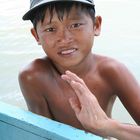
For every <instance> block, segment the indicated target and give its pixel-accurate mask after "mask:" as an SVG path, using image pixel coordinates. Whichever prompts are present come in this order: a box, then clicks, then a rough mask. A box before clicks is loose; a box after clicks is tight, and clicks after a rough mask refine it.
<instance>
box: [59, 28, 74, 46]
mask: <svg viewBox="0 0 140 140" xmlns="http://www.w3.org/2000/svg"><path fill="white" fill-rule="evenodd" d="M57 41H58V42H59V43H65V44H66V43H70V42H71V41H72V33H71V32H70V31H69V30H68V29H67V28H65V29H62V30H60V31H59V32H58V34H57Z"/></svg>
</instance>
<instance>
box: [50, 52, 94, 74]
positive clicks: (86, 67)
mask: <svg viewBox="0 0 140 140" xmlns="http://www.w3.org/2000/svg"><path fill="white" fill-rule="evenodd" d="M53 65H54V67H55V69H56V71H57V72H58V73H59V74H60V75H61V74H64V73H65V71H66V70H69V71H71V72H73V73H75V74H77V75H78V76H80V77H81V76H83V75H86V73H88V72H89V71H90V70H91V69H92V68H93V66H94V65H95V55H93V54H92V53H90V54H89V55H88V56H87V57H86V58H85V59H84V60H83V61H82V62H81V63H80V64H79V65H76V66H72V67H65V68H64V67H61V66H60V65H57V64H55V63H53Z"/></svg>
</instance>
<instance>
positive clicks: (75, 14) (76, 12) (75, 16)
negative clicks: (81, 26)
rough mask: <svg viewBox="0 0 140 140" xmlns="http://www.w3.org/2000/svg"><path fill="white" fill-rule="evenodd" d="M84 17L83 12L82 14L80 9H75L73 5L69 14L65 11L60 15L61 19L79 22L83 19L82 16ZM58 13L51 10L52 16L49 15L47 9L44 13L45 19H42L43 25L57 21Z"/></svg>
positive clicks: (49, 12)
mask: <svg viewBox="0 0 140 140" xmlns="http://www.w3.org/2000/svg"><path fill="white" fill-rule="evenodd" d="M84 15H85V13H84V12H82V9H81V8H80V7H75V6H74V5H73V7H72V8H71V9H70V11H69V13H68V12H67V11H64V14H63V15H62V17H63V18H62V19H61V20H64V19H68V20H80V19H82V18H83V16H84ZM59 16H60V15H58V12H57V11H56V9H53V14H52V13H51V11H50V9H49V8H48V9H47V10H46V13H45V18H44V23H48V24H49V23H51V22H53V21H55V20H56V19H58V20H60V19H59Z"/></svg>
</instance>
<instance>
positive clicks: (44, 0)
mask: <svg viewBox="0 0 140 140" xmlns="http://www.w3.org/2000/svg"><path fill="white" fill-rule="evenodd" d="M58 1H61V2H63V1H66V0H42V1H41V2H40V3H37V4H36V5H34V6H33V7H32V8H31V9H30V10H29V11H28V12H26V13H25V15H24V16H23V17H22V19H23V20H30V19H31V17H32V14H33V12H34V11H35V10H36V9H38V8H40V7H42V6H44V5H46V4H48V3H51V2H58ZM71 1H72V2H81V3H85V4H88V5H91V6H94V3H92V2H89V1H87V0H67V2H71Z"/></svg>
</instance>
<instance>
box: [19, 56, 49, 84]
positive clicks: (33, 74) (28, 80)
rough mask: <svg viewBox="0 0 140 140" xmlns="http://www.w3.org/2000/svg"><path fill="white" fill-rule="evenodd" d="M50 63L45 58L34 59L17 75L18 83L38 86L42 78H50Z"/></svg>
mask: <svg viewBox="0 0 140 140" xmlns="http://www.w3.org/2000/svg"><path fill="white" fill-rule="evenodd" d="M50 66H51V64H50V61H49V60H48V59H47V58H40V59H35V60H34V61H32V62H31V63H30V64H28V65H27V66H26V67H24V68H23V69H22V70H21V71H20V73H19V83H20V85H21V86H22V85H24V84H30V85H31V84H34V85H38V82H39V81H40V82H41V81H43V78H44V77H48V76H51V69H50Z"/></svg>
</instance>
